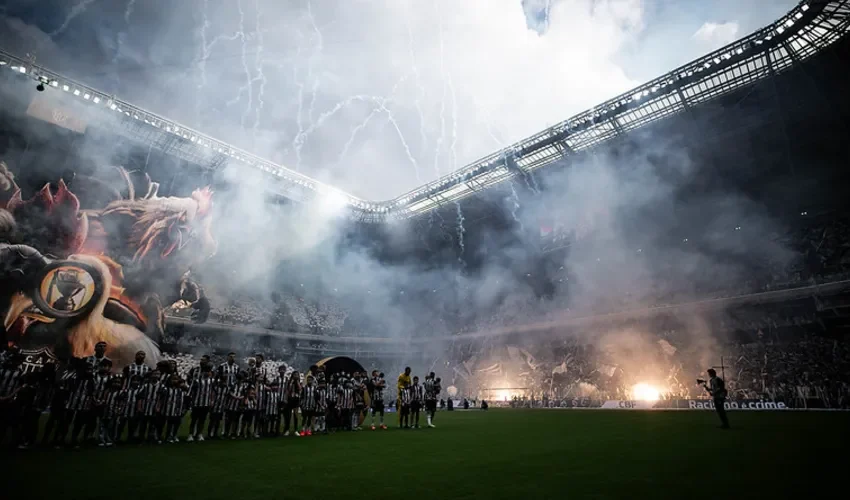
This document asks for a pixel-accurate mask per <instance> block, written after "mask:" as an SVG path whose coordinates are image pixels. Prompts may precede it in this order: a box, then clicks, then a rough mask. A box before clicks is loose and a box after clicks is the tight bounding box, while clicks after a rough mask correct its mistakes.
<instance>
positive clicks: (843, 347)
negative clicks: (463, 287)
mask: <svg viewBox="0 0 850 500" xmlns="http://www.w3.org/2000/svg"><path fill="white" fill-rule="evenodd" d="M509 349H510V348H509ZM529 349H530V350H531V351H532V356H531V360H530V361H525V362H523V363H520V364H519V365H516V364H514V365H511V364H510V361H509V360H508V359H507V358H508V356H503V357H501V358H500V359H501V360H502V361H501V363H499V365H500V366H499V367H498V370H494V369H492V368H485V369H480V370H476V369H474V368H472V369H465V368H466V367H469V366H470V363H469V361H467V362H466V363H464V361H461V360H463V359H466V360H473V364H474V360H475V356H476V354H478V353H477V352H476V351H475V350H474V349H470V348H469V346H466V348H465V349H464V351H465V352H462V351H461V350H459V349H456V350H455V351H454V353H453V354H454V355H455V356H459V357H456V358H454V359H455V361H451V362H446V363H445V368H449V369H453V370H454V373H455V375H456V376H455V378H454V380H453V383H456V384H457V385H458V386H459V387H460V388H461V394H465V395H467V396H468V397H483V398H490V399H497V400H498V399H501V400H505V399H506V398H509V397H517V398H519V399H520V400H523V401H535V400H536V401H537V402H538V405H540V404H543V400H544V399H545V400H546V401H548V402H549V403H551V405H552V406H567V407H568V406H575V405H576V403H575V401H576V400H580V399H582V398H586V399H588V400H594V401H604V400H609V399H613V400H631V399H637V397H636V395H635V394H634V392H633V387H634V385H635V384H637V383H640V382H646V381H648V382H650V383H651V384H652V385H653V386H655V387H657V389H658V391H659V394H658V395H657V397H658V398H659V399H694V398H705V397H707V395H706V393H705V392H704V391H703V389H702V388H701V387H700V386H698V384H696V382H695V379H696V378H697V377H700V376H701V373H702V372H703V371H704V370H705V369H706V367H705V366H700V365H699V362H698V361H693V360H692V359H689V358H690V353H687V352H683V353H679V352H677V350H676V349H675V348H674V347H672V346H671V344H670V343H669V342H667V341H666V340H664V339H659V342H658V344H657V347H656V349H655V352H641V353H639V357H640V358H641V361H640V362H638V363H629V362H628V361H627V360H624V359H620V360H617V359H616V358H613V357H612V356H611V355H610V353H607V352H606V351H605V349H604V348H601V347H600V346H599V345H598V344H591V343H582V342H580V341H578V340H577V339H570V340H563V341H553V342H552V343H551V344H550V343H547V342H544V343H541V344H540V346H539V347H538V348H537V349H534V348H529ZM719 349H720V351H719V353H718V354H719V355H720V356H722V359H721V358H720V357H719V356H718V359H717V363H721V362H722V368H719V367H718V368H719V369H721V370H722V373H723V375H725V377H726V382H727V388H728V389H729V394H730V398H731V399H765V400H773V401H784V402H786V403H787V404H789V405H793V407H797V408H800V407H818V408H850V345H848V344H847V343H846V342H843V341H839V340H835V339H828V338H825V337H823V336H820V335H804V336H801V337H799V338H796V339H793V340H776V341H775V340H769V339H762V340H758V341H752V342H746V343H728V344H724V345H721V346H720V347H719ZM644 350H648V351H652V350H651V349H647V348H646V347H644ZM664 351H666V353H665V352H664ZM635 355H638V353H635ZM485 359H486V361H485V362H484V363H478V364H477V365H478V366H486V365H489V367H492V366H495V364H491V362H492V361H495V360H496V358H493V357H492V356H491V357H488V358H485ZM618 361H619V362H618ZM504 380H510V383H509V384H508V385H513V386H516V388H518V389H521V390H518V391H516V390H515V391H511V392H508V391H499V392H498V393H493V392H490V391H488V389H487V388H488V387H501V386H503V385H504V382H503V381H504ZM549 403H547V404H546V405H548V404H549ZM529 404H531V403H529ZM546 405H544V406H546Z"/></svg>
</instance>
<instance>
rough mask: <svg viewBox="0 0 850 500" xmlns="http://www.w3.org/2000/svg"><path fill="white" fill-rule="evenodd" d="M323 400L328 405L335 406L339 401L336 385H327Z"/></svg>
mask: <svg viewBox="0 0 850 500" xmlns="http://www.w3.org/2000/svg"><path fill="white" fill-rule="evenodd" d="M325 401H327V402H328V405H329V406H337V403H338V402H339V387H338V386H337V385H335V384H331V385H329V386H328V390H327V394H326V395H325Z"/></svg>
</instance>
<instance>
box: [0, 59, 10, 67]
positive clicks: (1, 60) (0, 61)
mask: <svg viewBox="0 0 850 500" xmlns="http://www.w3.org/2000/svg"><path fill="white" fill-rule="evenodd" d="M7 64H9V62H8V61H6V60H4V59H0V66H5V65H7Z"/></svg>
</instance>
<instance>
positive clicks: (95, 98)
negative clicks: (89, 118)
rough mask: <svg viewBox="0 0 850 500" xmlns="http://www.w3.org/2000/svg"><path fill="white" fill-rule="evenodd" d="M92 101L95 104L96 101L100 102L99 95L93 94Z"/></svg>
mask: <svg viewBox="0 0 850 500" xmlns="http://www.w3.org/2000/svg"><path fill="white" fill-rule="evenodd" d="M92 101H94V103H95V104H97V103H99V102H100V97H98V96H94V99H92Z"/></svg>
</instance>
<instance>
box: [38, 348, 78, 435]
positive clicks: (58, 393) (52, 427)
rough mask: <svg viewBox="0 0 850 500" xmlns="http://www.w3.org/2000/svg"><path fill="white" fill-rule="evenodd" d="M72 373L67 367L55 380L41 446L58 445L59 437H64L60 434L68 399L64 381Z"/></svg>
mask: <svg viewBox="0 0 850 500" xmlns="http://www.w3.org/2000/svg"><path fill="white" fill-rule="evenodd" d="M72 361H73V360H72ZM73 375H74V371H73V370H71V369H67V370H66V371H65V373H63V374H62V375H61V376H60V377H59V378H58V380H57V381H56V386H55V388H54V390H53V395H52V397H51V399H50V415H49V416H48V417H47V423H46V424H45V426H44V435H43V436H42V438H41V444H42V446H47V444H48V443H50V442H52V443H53V445H54V446H59V444H60V439H62V438H63V437H64V436H63V435H62V423H63V422H64V421H65V404H66V402H67V401H68V387H67V386H66V384H65V381H66V380H68V378H70V377H71V376H73ZM51 383H52V382H51Z"/></svg>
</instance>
